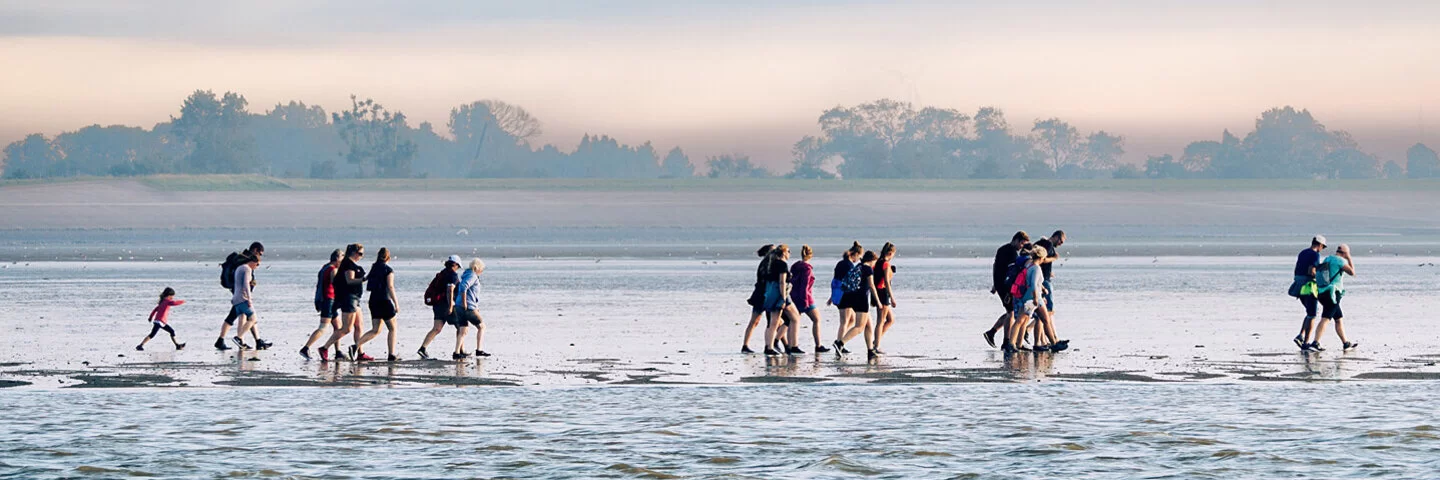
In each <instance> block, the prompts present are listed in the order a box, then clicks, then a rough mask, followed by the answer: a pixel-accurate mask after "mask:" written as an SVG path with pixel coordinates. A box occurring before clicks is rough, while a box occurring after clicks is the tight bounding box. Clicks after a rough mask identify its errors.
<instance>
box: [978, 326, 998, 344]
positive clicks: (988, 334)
mask: <svg viewBox="0 0 1440 480" xmlns="http://www.w3.org/2000/svg"><path fill="white" fill-rule="evenodd" d="M980 336H981V337H985V343H988V344H990V348H995V331H994V330H986V331H985V333H982V334H980Z"/></svg>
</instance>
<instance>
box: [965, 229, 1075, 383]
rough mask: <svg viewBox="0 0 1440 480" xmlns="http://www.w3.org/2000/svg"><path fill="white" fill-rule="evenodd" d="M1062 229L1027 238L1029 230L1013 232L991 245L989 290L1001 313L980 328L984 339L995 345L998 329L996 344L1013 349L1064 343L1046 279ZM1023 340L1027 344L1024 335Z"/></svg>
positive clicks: (1052, 348)
mask: <svg viewBox="0 0 1440 480" xmlns="http://www.w3.org/2000/svg"><path fill="white" fill-rule="evenodd" d="M1065 237H1066V235H1065V231H1064V230H1056V231H1055V233H1052V234H1050V237H1048V238H1042V239H1040V240H1038V241H1036V242H1034V243H1031V242H1030V234H1028V233H1025V232H1024V231H1019V232H1015V235H1012V236H1011V237H1010V243H1007V244H1004V245H1001V246H1000V248H999V249H997V250H996V251H995V263H994V264H993V265H992V266H991V274H992V275H991V276H992V280H993V283H992V284H991V287H990V293H992V294H994V295H995V296H997V297H999V298H1000V304H1001V305H1002V306H1003V307H1004V308H1005V313H1003V314H1001V315H1000V317H999V318H997V319H995V323H994V324H993V325H991V326H990V329H988V330H986V331H984V332H983V333H981V336H982V337H984V338H985V343H987V344H989V345H990V346H991V347H992V348H993V347H995V334H996V333H1003V335H1004V336H1003V337H1002V340H1001V344H1000V350H1001V351H1003V352H1005V353H1006V354H1012V353H1016V352H1030V351H1034V352H1060V351H1065V350H1067V349H1069V348H1070V341H1069V340H1061V339H1060V337H1058V336H1056V335H1055V295H1054V287H1053V285H1052V284H1051V279H1052V278H1053V277H1054V268H1055V261H1056V260H1059V259H1060V252H1059V250H1058V249H1059V247H1060V246H1061V245H1064V244H1065ZM1027 339H1028V340H1029V345H1027V344H1026V340H1027Z"/></svg>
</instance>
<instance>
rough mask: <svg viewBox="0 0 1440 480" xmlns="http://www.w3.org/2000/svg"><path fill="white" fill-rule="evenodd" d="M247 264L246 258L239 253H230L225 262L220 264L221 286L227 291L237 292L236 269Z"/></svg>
mask: <svg viewBox="0 0 1440 480" xmlns="http://www.w3.org/2000/svg"><path fill="white" fill-rule="evenodd" d="M244 264H245V256H244V255H241V254H240V253H239V252H230V256H228V257H225V261H223V262H220V286H222V287H225V289H226V290H231V291H234V290H235V269H237V268H240V266H241V265H244Z"/></svg>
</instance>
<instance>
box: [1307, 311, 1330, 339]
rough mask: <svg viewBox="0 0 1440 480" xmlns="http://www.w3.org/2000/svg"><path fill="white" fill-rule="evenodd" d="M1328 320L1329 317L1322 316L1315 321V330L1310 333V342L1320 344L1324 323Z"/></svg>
mask: <svg viewBox="0 0 1440 480" xmlns="http://www.w3.org/2000/svg"><path fill="white" fill-rule="evenodd" d="M1329 321H1330V319H1328V318H1323V317H1322V318H1321V319H1320V321H1318V322H1315V332H1314V333H1311V334H1310V343H1313V344H1316V345H1319V344H1320V337H1323V336H1325V323H1326V322H1329Z"/></svg>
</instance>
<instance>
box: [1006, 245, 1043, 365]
mask: <svg viewBox="0 0 1440 480" xmlns="http://www.w3.org/2000/svg"><path fill="white" fill-rule="evenodd" d="M1022 254H1023V255H1024V258H1023V259H1016V261H1015V263H1016V264H1018V265H1021V268H1020V269H1019V273H1017V274H1015V275H1014V279H1013V280H1012V281H1011V284H1010V298H1012V299H1014V302H1015V305H1014V307H1013V312H1014V315H1015V322H1014V324H1012V325H1011V327H1010V337H1009V338H1006V339H1005V344H1004V345H1002V346H1001V347H1000V349H1001V350H1003V351H1004V352H1005V353H1014V352H1016V351H1021V350H1027V349H1026V348H1024V346H1023V345H1022V344H1021V341H1022V340H1023V337H1024V336H1025V330H1026V329H1027V328H1029V327H1030V326H1031V323H1030V320H1031V317H1032V316H1040V315H1044V310H1045V306H1044V304H1043V303H1042V302H1041V301H1040V299H1041V298H1043V295H1044V292H1045V284H1044V281H1045V276H1044V274H1043V273H1041V271H1040V266H1039V264H1038V263H1037V260H1039V259H1043V258H1045V249H1044V248H1042V247H1037V246H1033V245H1032V246H1031V247H1030V248H1029V249H1028V250H1023V251H1022ZM1041 334H1042V332H1040V331H1038V330H1037V331H1036V337H1035V341H1036V342H1037V343H1038V342H1040V341H1041Z"/></svg>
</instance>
